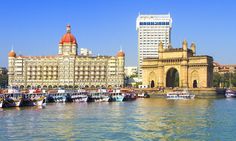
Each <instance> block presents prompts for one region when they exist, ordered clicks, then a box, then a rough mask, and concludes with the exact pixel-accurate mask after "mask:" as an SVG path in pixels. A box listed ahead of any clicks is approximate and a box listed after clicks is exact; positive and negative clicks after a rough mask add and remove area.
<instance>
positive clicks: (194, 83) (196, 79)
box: [191, 70, 199, 88]
mask: <svg viewBox="0 0 236 141" xmlns="http://www.w3.org/2000/svg"><path fill="white" fill-rule="evenodd" d="M191 81H192V87H193V88H197V87H199V86H198V85H199V84H198V82H199V76H198V71H197V70H194V71H193V72H192V73H191Z"/></svg>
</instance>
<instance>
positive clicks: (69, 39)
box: [60, 25, 77, 44]
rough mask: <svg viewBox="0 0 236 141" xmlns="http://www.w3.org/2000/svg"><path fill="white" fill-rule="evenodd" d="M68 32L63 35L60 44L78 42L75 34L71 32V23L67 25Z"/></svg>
mask: <svg viewBox="0 0 236 141" xmlns="http://www.w3.org/2000/svg"><path fill="white" fill-rule="evenodd" d="M66 30H67V32H66V34H64V35H63V37H62V38H61V41H60V44H65V43H70V44H77V41H76V39H75V36H74V35H73V34H71V27H70V25H67V26H66Z"/></svg>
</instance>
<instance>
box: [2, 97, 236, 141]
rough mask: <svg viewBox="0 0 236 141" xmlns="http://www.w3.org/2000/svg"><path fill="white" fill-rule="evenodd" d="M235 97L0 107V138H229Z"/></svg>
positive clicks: (233, 131) (235, 132) (234, 125)
mask: <svg viewBox="0 0 236 141" xmlns="http://www.w3.org/2000/svg"><path fill="white" fill-rule="evenodd" d="M235 117H236V99H195V100H166V99H158V98H150V99H137V100H135V101H129V102H110V103H109V102H100V103H99V102H98V103H96V102H95V103H65V104H63V103H51V104H47V106H46V107H44V108H42V107H22V108H21V107H16V108H4V109H1V108H0V135H1V136H0V140H1V141H5V140H24V141H31V140H35V141H41V140H42V141H45V140H71V141H73V140H82V141H84V140H88V141H95V140H96V141H97V140H117V141H120V140H131V141H132V140H135V141H139V140H140V141H141V140H163V141H165V140H199V141H203V140H207V141H208V140H209V141H210V140H212V141H213V140H224V141H226V140H229V141H232V140H235V137H236V120H235Z"/></svg>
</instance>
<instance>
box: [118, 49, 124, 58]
mask: <svg viewBox="0 0 236 141" xmlns="http://www.w3.org/2000/svg"><path fill="white" fill-rule="evenodd" d="M116 56H117V57H125V53H124V52H123V51H122V50H120V51H119V52H118V53H117V54H116Z"/></svg>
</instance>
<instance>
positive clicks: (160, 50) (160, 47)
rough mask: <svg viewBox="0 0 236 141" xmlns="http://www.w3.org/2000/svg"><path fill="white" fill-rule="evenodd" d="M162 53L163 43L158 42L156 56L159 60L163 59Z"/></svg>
mask: <svg viewBox="0 0 236 141" xmlns="http://www.w3.org/2000/svg"><path fill="white" fill-rule="evenodd" d="M163 51H164V48H163V43H162V42H161V41H160V43H159V45H158V56H159V58H160V59H161V58H162V57H163Z"/></svg>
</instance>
